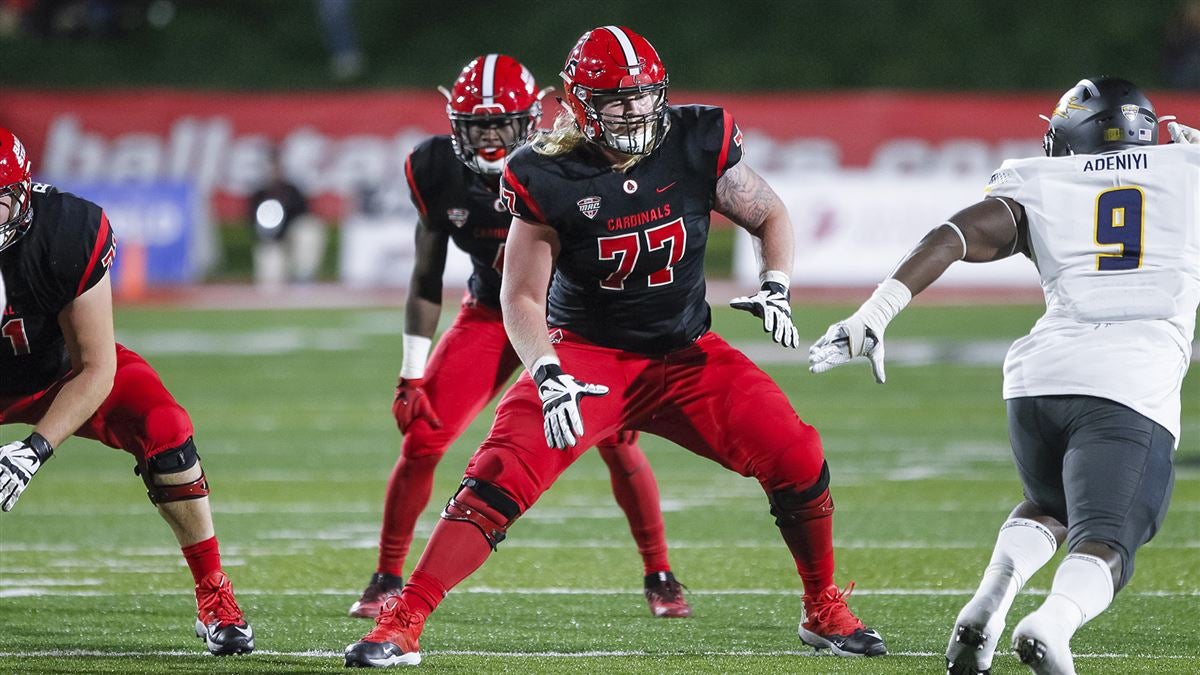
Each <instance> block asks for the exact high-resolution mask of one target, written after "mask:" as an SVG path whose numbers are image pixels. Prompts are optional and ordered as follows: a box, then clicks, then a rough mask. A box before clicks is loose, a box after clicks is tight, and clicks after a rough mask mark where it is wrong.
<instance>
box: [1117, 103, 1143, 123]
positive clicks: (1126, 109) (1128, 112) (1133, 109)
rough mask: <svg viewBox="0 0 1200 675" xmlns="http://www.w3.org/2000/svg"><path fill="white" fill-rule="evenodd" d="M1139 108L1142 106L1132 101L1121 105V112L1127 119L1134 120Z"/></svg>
mask: <svg viewBox="0 0 1200 675" xmlns="http://www.w3.org/2000/svg"><path fill="white" fill-rule="evenodd" d="M1139 109H1140V108H1138V106H1136V105H1133V104H1132V103H1126V104H1125V105H1123V106H1121V114H1122V115H1124V116H1125V119H1127V120H1129V121H1130V122H1132V121H1133V120H1134V119H1135V118H1136V117H1137V114H1138V110H1139Z"/></svg>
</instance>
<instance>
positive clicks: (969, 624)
mask: <svg viewBox="0 0 1200 675" xmlns="http://www.w3.org/2000/svg"><path fill="white" fill-rule="evenodd" d="M988 604H990V603H986V602H981V601H979V600H978V599H976V598H972V599H971V601H970V602H968V603H967V604H966V606H964V607H963V608H962V611H960V612H959V613H958V618H957V619H955V621H954V630H953V632H951V633H950V644H949V646H947V647H946V675H989V674H990V673H991V672H992V657H993V656H994V655H995V653H996V644H997V643H998V642H999V640H1000V634H1001V633H1002V632H1004V615H1003V614H999V613H994V612H993V611H992V610H990V609H989V608H988V607H987V605H988Z"/></svg>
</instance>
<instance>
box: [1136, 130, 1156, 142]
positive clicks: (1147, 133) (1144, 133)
mask: <svg viewBox="0 0 1200 675" xmlns="http://www.w3.org/2000/svg"><path fill="white" fill-rule="evenodd" d="M1153 138H1154V130H1153V129H1138V140H1139V141H1150V140H1152V139H1153Z"/></svg>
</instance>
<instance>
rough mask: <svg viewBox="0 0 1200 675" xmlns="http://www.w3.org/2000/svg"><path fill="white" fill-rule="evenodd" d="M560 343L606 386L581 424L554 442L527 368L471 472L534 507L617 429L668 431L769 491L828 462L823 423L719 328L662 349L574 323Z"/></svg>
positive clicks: (571, 367) (565, 354) (568, 368)
mask: <svg viewBox="0 0 1200 675" xmlns="http://www.w3.org/2000/svg"><path fill="white" fill-rule="evenodd" d="M562 333H563V340H562V342H561V343H559V344H558V345H556V351H557V354H558V357H559V359H560V360H561V361H562V368H563V370H564V371H565V372H566V373H567V374H569V375H571V376H573V377H575V378H576V379H577V380H580V381H583V382H589V383H594V384H603V385H607V386H608V387H609V393H608V394H607V395H605V396H598V397H596V396H589V397H584V398H583V399H582V400H581V402H580V413H581V415H582V417H583V426H584V433H583V436H582V438H580V439H579V444H578V445H576V446H574V447H573V448H570V449H567V450H557V449H554V448H550V447H548V446H547V444H546V436H545V431H544V429H543V417H542V403H541V399H540V398H539V397H538V393H537V387H536V385H535V384H534V383H533V380H532V378H530V376H529V374H528V373H523V374H522V375H521V377H520V378H519V379H518V380H517V382H516V383H515V384H514V385H513V386H512V388H511V389H509V391H508V393H506V394H505V395H504V398H503V399H502V400H501V401H500V405H499V407H498V408H497V410H496V422H495V424H494V425H493V426H492V431H491V433H490V434H489V435H488V437H487V439H486V440H485V441H484V443H483V445H482V446H480V448H479V451H478V452H476V453H475V456H474V457H472V458H471V463H470V464H469V465H468V466H467V471H466V475H467V476H469V477H472V478H476V479H479V480H483V481H487V482H489V483H492V484H493V485H495V486H497V487H499V488H501V489H502V490H504V491H505V492H507V493H508V494H510V495H511V496H512V497H513V498H514V499H515V500H516V501H517V503H518V505H519V506H520V507H521V509H522V511H524V510H525V509H528V508H529V507H530V506H532V505H533V503H534V502H536V501H537V499H538V497H539V496H541V494H542V492H544V491H545V490H546V489H547V488H549V487H550V485H551V484H552V483H553V482H554V481H555V479H556V478H558V476H559V474H561V473H562V472H563V471H565V470H566V468H567V467H568V466H570V465H571V464H572V463H573V462H574V461H575V460H576V459H578V458H579V456H580V455H582V454H583V453H584V452H585V451H586V450H587V448H589V447H590V446H591V445H593V444H594V443H595V442H596V439H598V438H604V437H606V436H608V435H611V434H612V433H614V432H615V431H618V430H620V429H638V430H641V431H647V432H649V433H652V434H656V435H658V436H662V437H663V438H666V439H668V440H670V441H672V442H674V443H676V444H678V445H681V446H683V447H685V448H687V449H688V450H691V451H692V452H694V453H696V454H698V455H700V456H702V457H707V458H709V459H711V460H713V461H715V462H717V463H719V464H721V465H722V466H724V467H726V468H728V469H731V470H733V471H735V472H737V473H739V474H741V475H743V476H752V477H754V478H756V479H757V480H758V481H759V483H760V484H761V485H762V487H763V489H764V490H766V491H767V492H768V493H770V492H773V491H776V490H783V489H804V488H806V487H809V486H811V485H812V484H814V483H815V482H816V480H817V478H818V477H819V476H820V473H821V465H822V463H823V462H824V457H823V451H822V448H821V439H820V437H819V435H818V434H817V431H816V429H814V428H813V427H811V426H809V425H807V424H805V423H804V422H803V421H801V420H800V418H799V417H798V416H797V415H796V412H795V410H794V409H793V408H792V405H791V403H790V402H789V401H788V398H787V396H786V395H785V394H784V393H783V391H781V390H780V389H779V386H778V385H776V384H775V382H774V381H773V380H772V379H771V378H770V377H769V376H768V375H767V374H766V373H764V372H763V371H762V370H760V369H759V368H758V366H756V365H754V363H753V362H752V361H750V359H748V358H746V356H745V355H743V354H742V353H741V352H739V351H738V350H736V349H734V348H733V347H731V346H730V345H729V343H727V342H725V340H724V339H722V338H721V337H720V336H719V335H717V334H716V333H712V332H710V333H707V334H705V335H704V336H702V337H701V338H700V339H698V340H697V341H696V342H695V343H693V344H691V345H689V346H688V347H685V348H683V349H679V350H676V351H674V352H671V353H670V354H667V355H664V356H657V357H649V356H643V355H640V354H632V353H628V352H622V351H620V350H616V349H609V348H606V347H600V346H597V345H594V344H591V343H588V342H587V341H585V340H583V339H582V338H580V337H578V336H576V335H573V334H571V333H569V332H567V331H562Z"/></svg>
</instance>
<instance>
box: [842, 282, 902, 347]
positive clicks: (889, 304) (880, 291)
mask: <svg viewBox="0 0 1200 675" xmlns="http://www.w3.org/2000/svg"><path fill="white" fill-rule="evenodd" d="M911 300H912V291H910V290H909V289H908V286H905V285H904V284H903V283H902V282H900V281H897V280H896V279H894V278H892V277H888V278H887V279H884V280H883V283H881V284H879V286H878V287H877V288H876V289H875V292H874V293H872V294H871V297H870V298H868V299H867V301H866V302H864V303H863V304H862V307H859V308H858V311H857V312H855V313H854V315H853V316H854V318H858V319H861V320H862V322H863V324H864V325H865V326H867V327H868V328H870V329H871V330H873V331H875V333H876V335H880V336H882V335H883V332H884V330H886V329H887V325H888V324H889V323H891V322H892V319H894V318H896V315H897V314H899V313H900V310H902V309H904V308H905V306H907V305H908V303H909V301H911Z"/></svg>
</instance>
